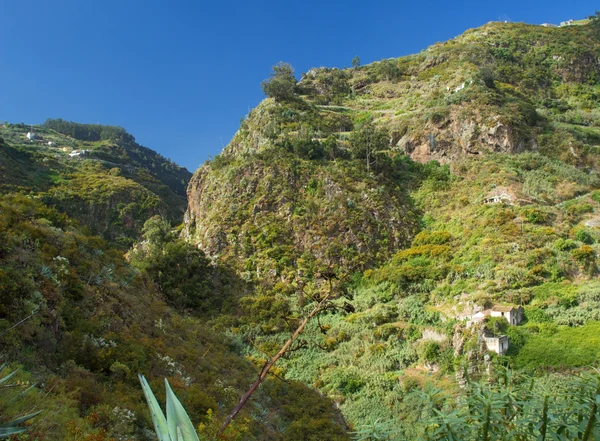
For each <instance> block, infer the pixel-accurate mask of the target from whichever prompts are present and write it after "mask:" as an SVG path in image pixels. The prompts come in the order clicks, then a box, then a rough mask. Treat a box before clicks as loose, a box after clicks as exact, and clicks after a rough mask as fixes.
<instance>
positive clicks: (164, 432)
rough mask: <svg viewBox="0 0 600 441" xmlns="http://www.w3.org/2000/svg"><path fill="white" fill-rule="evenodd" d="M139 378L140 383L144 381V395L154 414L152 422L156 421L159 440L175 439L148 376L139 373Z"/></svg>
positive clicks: (155, 426)
mask: <svg viewBox="0 0 600 441" xmlns="http://www.w3.org/2000/svg"><path fill="white" fill-rule="evenodd" d="M138 378H139V379H140V383H142V390H143V391H144V396H145V397H146V401H147V402H148V407H149V408H150V414H151V415H152V422H153V423H154V430H155V432H156V435H157V436H158V440H159V441H171V440H172V439H175V438H171V437H170V436H169V430H168V427H167V420H166V419H165V414H164V413H163V411H162V409H161V408H160V405H159V404H158V401H157V400H156V397H155V396H154V393H153V392H152V389H151V388H150V385H149V384H148V382H147V381H146V378H145V377H144V376H143V375H141V374H138ZM167 402H168V400H167Z"/></svg>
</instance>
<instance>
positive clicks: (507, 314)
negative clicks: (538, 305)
mask: <svg viewBox="0 0 600 441" xmlns="http://www.w3.org/2000/svg"><path fill="white" fill-rule="evenodd" d="M490 315H491V316H492V317H504V318H505V319H506V320H507V321H508V323H509V324H510V325H512V326H516V325H518V324H519V323H521V322H522V321H523V318H525V310H524V309H523V307H522V306H494V307H493V308H492V309H491V312H490Z"/></svg>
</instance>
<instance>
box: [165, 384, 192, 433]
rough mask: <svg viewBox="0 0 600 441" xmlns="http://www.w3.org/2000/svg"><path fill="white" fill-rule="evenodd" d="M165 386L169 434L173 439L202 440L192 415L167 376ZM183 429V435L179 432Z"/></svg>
mask: <svg viewBox="0 0 600 441" xmlns="http://www.w3.org/2000/svg"><path fill="white" fill-rule="evenodd" d="M165 387H166V389H167V421H168V426H169V434H170V435H171V439H172V440H174V441H175V440H180V439H181V440H182V441H200V440H199V439H198V434H197V433H196V429H194V425H193V424H192V422H191V421H190V417H189V416H188V414H187V412H186V411H185V409H184V408H183V406H182V405H181V402H180V401H179V400H178V399H177V397H176V396H175V394H174V393H173V390H172V389H171V386H170V385H169V382H168V381H167V379H166V378H165ZM179 431H181V432H180V433H181V435H179V434H178V432H179Z"/></svg>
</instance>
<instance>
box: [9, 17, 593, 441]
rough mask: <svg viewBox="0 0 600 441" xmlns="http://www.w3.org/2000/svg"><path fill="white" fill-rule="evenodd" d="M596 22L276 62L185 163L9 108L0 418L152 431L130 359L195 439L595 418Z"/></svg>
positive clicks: (377, 435)
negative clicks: (393, 51)
mask: <svg viewBox="0 0 600 441" xmlns="http://www.w3.org/2000/svg"><path fill="white" fill-rule="evenodd" d="M599 40H600V19H599V18H598V16H596V18H594V19H591V20H583V21H581V22H574V23H571V24H569V25H566V26H561V27H549V26H534V25H527V24H522V23H489V24H487V25H485V26H482V27H480V28H477V29H473V30H469V31H467V32H465V33H464V34H463V35H461V36H459V37H456V38H455V39H453V40H451V41H448V42H446V43H439V44H436V45H434V46H432V47H430V48H428V49H426V50H424V51H423V52H422V53H420V54H416V55H411V56H408V57H402V58H398V59H388V60H383V61H380V62H376V63H372V64H369V65H366V66H360V65H359V62H358V60H355V61H353V67H352V68H347V69H329V68H318V69H311V70H310V71H309V72H307V73H306V74H303V75H302V78H301V80H300V81H296V79H295V78H294V76H293V71H292V68H291V66H289V65H286V64H284V63H282V64H279V65H277V66H275V68H274V71H273V73H272V75H271V78H269V79H268V80H266V81H265V82H264V83H263V85H262V86H263V89H264V91H265V93H266V95H267V98H266V99H265V100H264V101H263V102H262V103H260V104H259V105H258V106H257V107H256V108H255V109H253V110H252V111H251V112H250V113H249V114H248V115H247V117H246V118H245V119H244V120H243V121H242V123H241V125H240V129H239V130H238V132H237V133H236V134H235V136H234V137H233V139H232V140H231V142H230V143H229V144H228V146H227V147H225V149H224V150H223V152H222V153H221V154H220V155H218V156H217V157H215V158H214V159H213V160H212V161H207V162H206V163H205V164H204V165H203V166H202V167H201V168H200V169H199V170H197V171H196V172H195V173H194V174H193V176H191V178H190V173H188V172H187V171H186V170H185V169H182V168H180V167H178V166H176V165H175V164H173V163H172V162H170V161H168V160H166V159H165V158H162V157H161V156H160V155H158V154H156V153H155V152H152V151H151V150H149V149H146V148H144V147H142V146H140V145H138V144H137V143H136V142H135V140H134V138H133V137H132V136H131V135H130V134H128V133H127V132H126V131H125V130H124V129H122V128H120V127H113V126H101V125H95V124H79V123H72V122H67V121H62V120H48V121H47V122H46V123H45V124H44V125H43V126H41V127H31V126H29V127H28V126H26V125H24V124H8V123H5V124H4V125H3V126H2V127H1V128H0V136H1V137H2V140H1V141H0V191H1V192H2V198H0V239H1V240H0V346H2V348H3V354H4V355H5V357H6V358H7V360H8V361H10V366H11V368H13V369H17V368H18V369H20V370H19V372H18V373H17V374H15V377H12V378H13V379H16V380H17V381H14V384H11V388H4V389H3V393H1V394H0V408H1V409H2V416H1V417H0V426H1V425H2V424H3V422H5V421H10V419H12V418H15V417H16V416H17V415H23V414H28V413H31V412H33V411H37V410H39V409H44V411H45V413H43V414H40V415H39V416H38V417H36V418H34V419H33V420H32V425H31V427H30V433H29V436H30V438H31V439H49V440H52V439H61V440H67V441H75V440H81V439H85V440H92V439H94V440H99V441H102V440H107V441H108V440H114V439H123V440H125V439H128V440H150V439H155V438H154V434H153V433H152V432H151V430H150V429H149V428H150V427H151V419H150V418H151V417H150V413H149V410H148V408H147V407H146V405H145V403H144V402H143V400H142V396H143V395H142V390H141V387H140V385H139V383H138V379H137V375H136V374H137V372H141V373H143V374H144V375H145V376H146V377H147V378H148V379H149V381H150V383H151V384H152V388H153V390H154V391H157V395H158V399H159V401H160V402H164V395H161V392H160V391H162V390H164V389H163V388H162V387H160V386H161V382H162V379H163V378H168V380H169V382H170V384H171V385H172V386H173V388H174V390H175V392H176V394H177V396H178V397H179V398H180V399H181V401H182V403H183V405H184V407H185V408H186V409H187V411H188V413H189V414H190V417H191V420H192V421H193V422H194V424H197V430H198V432H199V435H200V438H201V439H202V440H203V441H209V440H214V439H227V440H236V441H246V440H265V441H266V440H268V441H297V440H319V441H341V440H348V439H350V438H355V439H358V440H362V441H367V440H368V441H371V440H374V439H388V440H398V441H399V440H417V439H432V440H443V439H461V440H465V441H466V440H475V439H517V438H518V439H523V440H530V439H531V440H533V439H545V437H546V435H547V434H548V433H552V434H555V435H556V436H558V435H560V436H563V438H564V439H579V440H589V439H594V438H593V437H595V436H597V431H598V424H597V421H598V418H600V415H598V406H597V399H596V397H597V394H598V392H597V391H598V390H600V385H599V383H598V378H597V372H596V371H594V370H593V369H591V368H592V367H593V366H597V364H598V363H599V362H600V352H599V351H598V348H599V347H600V340H599V337H598V335H599V333H598V331H599V330H600V313H599V311H600V294H599V293H600V278H599V275H600V271H599V268H598V253H599V252H600V173H599V171H600V170H599V168H598V157H599V155H598V154H599V151H598V147H599V146H600V113H599V107H598V105H599V102H600V95H599V94H600V66H599V64H598V60H599V59H600V44H599ZM28 133H29V137H28V136H27V135H28ZM32 133H33V136H32ZM188 180H189V184H187V182H188ZM186 184H187V187H186ZM186 188H187V190H186ZM185 191H187V210H186V199H185V194H184V192H185ZM182 220H183V224H181V222H182ZM178 224H179V226H178V227H175V228H173V225H178ZM518 307H523V310H522V312H523V316H522V317H521V312H520V311H521V309H519V308H518ZM513 308H514V309H513ZM515 311H517V312H515ZM493 313H494V314H496V316H493V315H492V314H493ZM508 313H510V314H515V315H516V316H518V317H519V319H522V321H521V322H519V323H518V324H516V325H512V324H511V325H509V322H508V321H507V319H506V317H507V315H505V314H508ZM476 314H477V315H476ZM486 314H487V315H486ZM311 317H312V319H311ZM480 317H487V318H485V319H482V320H480V322H481V323H480V324H477V323H476V324H475V325H472V326H471V325H469V326H468V325H467V319H470V320H469V321H470V322H477V321H478V320H475V319H479V318H480ZM511 317H513V316H512V315H511ZM300 331H302V332H300ZM294 333H296V334H298V337H297V338H296V339H295V341H293V342H292V343H291V344H289V346H287V347H288V348H289V349H288V350H287V351H284V353H283V356H281V357H280V358H279V360H278V362H277V364H276V365H275V366H274V367H273V368H272V369H270V371H269V373H270V375H268V376H267V378H266V380H265V381H264V382H263V383H262V385H261V386H260V387H258V388H257V389H256V392H255V393H254V394H253V395H252V396H251V397H250V399H249V401H248V403H247V404H246V406H245V407H244V408H243V409H242V411H241V413H240V415H239V416H238V417H237V418H236V419H235V420H234V421H233V423H232V425H231V426H230V427H229V428H228V429H227V431H226V432H225V433H224V434H222V435H217V430H218V427H219V426H220V424H221V423H222V421H224V420H225V418H226V417H227V415H229V413H230V411H231V410H232V408H233V407H234V406H235V405H236V403H238V402H239V400H240V397H242V396H243V395H244V392H246V391H247V390H248V389H249V388H250V387H251V385H252V384H253V382H254V381H255V380H256V378H257V377H258V376H259V375H260V374H261V373H264V369H265V366H268V365H269V360H271V359H272V357H274V356H275V357H279V355H281V352H280V351H281V348H282V347H286V346H284V345H287V344H288V343H287V342H289V338H290V335H293V334H294ZM488 342H490V343H489V345H488ZM492 344H496V345H497V346H498V347H500V346H502V347H504V348H505V349H506V347H505V346H503V345H505V344H508V345H509V346H508V349H507V351H506V352H505V353H503V354H502V355H500V354H499V353H497V352H495V351H494V350H493V348H494V346H492ZM275 354H277V355H275ZM3 378H4V377H3ZM44 415H48V417H45V416H44ZM599 436H600V435H599Z"/></svg>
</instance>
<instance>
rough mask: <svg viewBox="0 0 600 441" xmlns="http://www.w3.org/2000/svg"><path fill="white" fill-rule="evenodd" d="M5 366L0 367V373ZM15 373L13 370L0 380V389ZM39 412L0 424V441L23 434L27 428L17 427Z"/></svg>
mask: <svg viewBox="0 0 600 441" xmlns="http://www.w3.org/2000/svg"><path fill="white" fill-rule="evenodd" d="M6 364H7V363H4V364H3V365H2V366H0V372H2V371H3V370H4V368H5V367H6ZM16 373H17V371H16V370H15V371H12V372H11V373H10V374H8V375H7V376H6V377H4V378H1V379H0V387H2V385H3V384H4V383H6V382H7V381H8V380H10V379H11V378H12V377H13V376H14V375H15V374H16ZM30 389H31V388H30ZM28 390H29V389H28ZM40 412H41V410H40V411H39V412H34V413H30V414H29V415H23V416H21V417H19V418H15V419H14V420H12V421H9V422H7V423H0V439H6V438H9V437H10V436H12V435H16V434H18V433H23V432H25V431H26V430H27V427H19V426H20V425H21V424H23V423H24V422H26V421H28V420H30V419H32V418H33V417H34V416H36V415H38V414H39V413H40Z"/></svg>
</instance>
